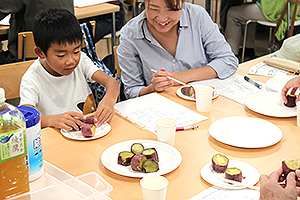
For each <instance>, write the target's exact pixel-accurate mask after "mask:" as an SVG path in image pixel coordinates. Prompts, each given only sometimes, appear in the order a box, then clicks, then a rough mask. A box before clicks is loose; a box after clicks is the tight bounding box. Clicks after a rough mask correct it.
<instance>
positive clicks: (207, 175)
mask: <svg viewBox="0 0 300 200" xmlns="http://www.w3.org/2000/svg"><path fill="white" fill-rule="evenodd" d="M211 165H212V163H211V162H210V163H207V164H206V165H205V166H204V167H203V168H202V169H201V176H202V178H203V179H204V180H205V181H207V182H208V183H210V184H212V185H215V186H218V187H222V188H226V189H241V188H244V187H242V186H238V185H232V184H230V183H225V182H224V181H222V180H220V179H219V178H218V177H222V178H225V173H217V172H215V171H214V170H213V169H212V166H211ZM228 167H237V168H239V169H240V170H241V171H242V175H243V177H244V179H243V180H242V183H244V184H247V185H255V184H256V183H257V182H258V181H259V177H260V173H259V171H258V170H257V169H256V168H255V167H253V166H252V165H249V164H248V163H245V162H242V161H237V160H229V163H228Z"/></svg>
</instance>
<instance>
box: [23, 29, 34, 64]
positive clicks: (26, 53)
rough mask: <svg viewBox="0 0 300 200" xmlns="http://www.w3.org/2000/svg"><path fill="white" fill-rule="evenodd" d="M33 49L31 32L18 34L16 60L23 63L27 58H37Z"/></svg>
mask: <svg viewBox="0 0 300 200" xmlns="http://www.w3.org/2000/svg"><path fill="white" fill-rule="evenodd" d="M34 47H35V43H34V38H33V33H32V31H27V32H20V33H18V59H19V60H23V61H25V60H26V59H27V58H29V59H33V58H37V57H38V56H37V55H36V54H35V52H34V50H33V48H34Z"/></svg>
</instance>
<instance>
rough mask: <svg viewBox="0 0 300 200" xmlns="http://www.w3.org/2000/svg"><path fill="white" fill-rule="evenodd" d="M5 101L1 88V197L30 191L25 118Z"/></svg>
mask: <svg viewBox="0 0 300 200" xmlns="http://www.w3.org/2000/svg"><path fill="white" fill-rule="evenodd" d="M4 101H5V91H4V89H3V88H0V155H1V156H0V169H1V170H0V188H1V192H0V199H5V198H10V197H13V196H16V195H19V194H22V193H25V192H28V191H29V174H28V173H29V172H28V154H27V142H26V124H25V118H24V116H23V114H22V113H21V112H20V111H19V110H18V109H17V108H16V107H14V106H13V105H10V104H8V103H5V102H4Z"/></svg>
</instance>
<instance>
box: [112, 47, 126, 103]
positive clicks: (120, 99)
mask: <svg viewBox="0 0 300 200" xmlns="http://www.w3.org/2000/svg"><path fill="white" fill-rule="evenodd" d="M117 48H118V46H114V47H113V54H114V59H115V67H116V70H117V73H116V77H117V78H118V79H119V80H120V94H119V99H118V101H124V100H126V97H125V94H124V84H123V82H122V79H121V68H120V66H119V61H118V55H117Z"/></svg>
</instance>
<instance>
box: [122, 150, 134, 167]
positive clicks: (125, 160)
mask: <svg viewBox="0 0 300 200" xmlns="http://www.w3.org/2000/svg"><path fill="white" fill-rule="evenodd" d="M133 156H134V154H133V153H132V152H130V151H122V152H120V153H119V155H118V164H119V165H124V166H129V165H130V161H131V159H132V157H133Z"/></svg>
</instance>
